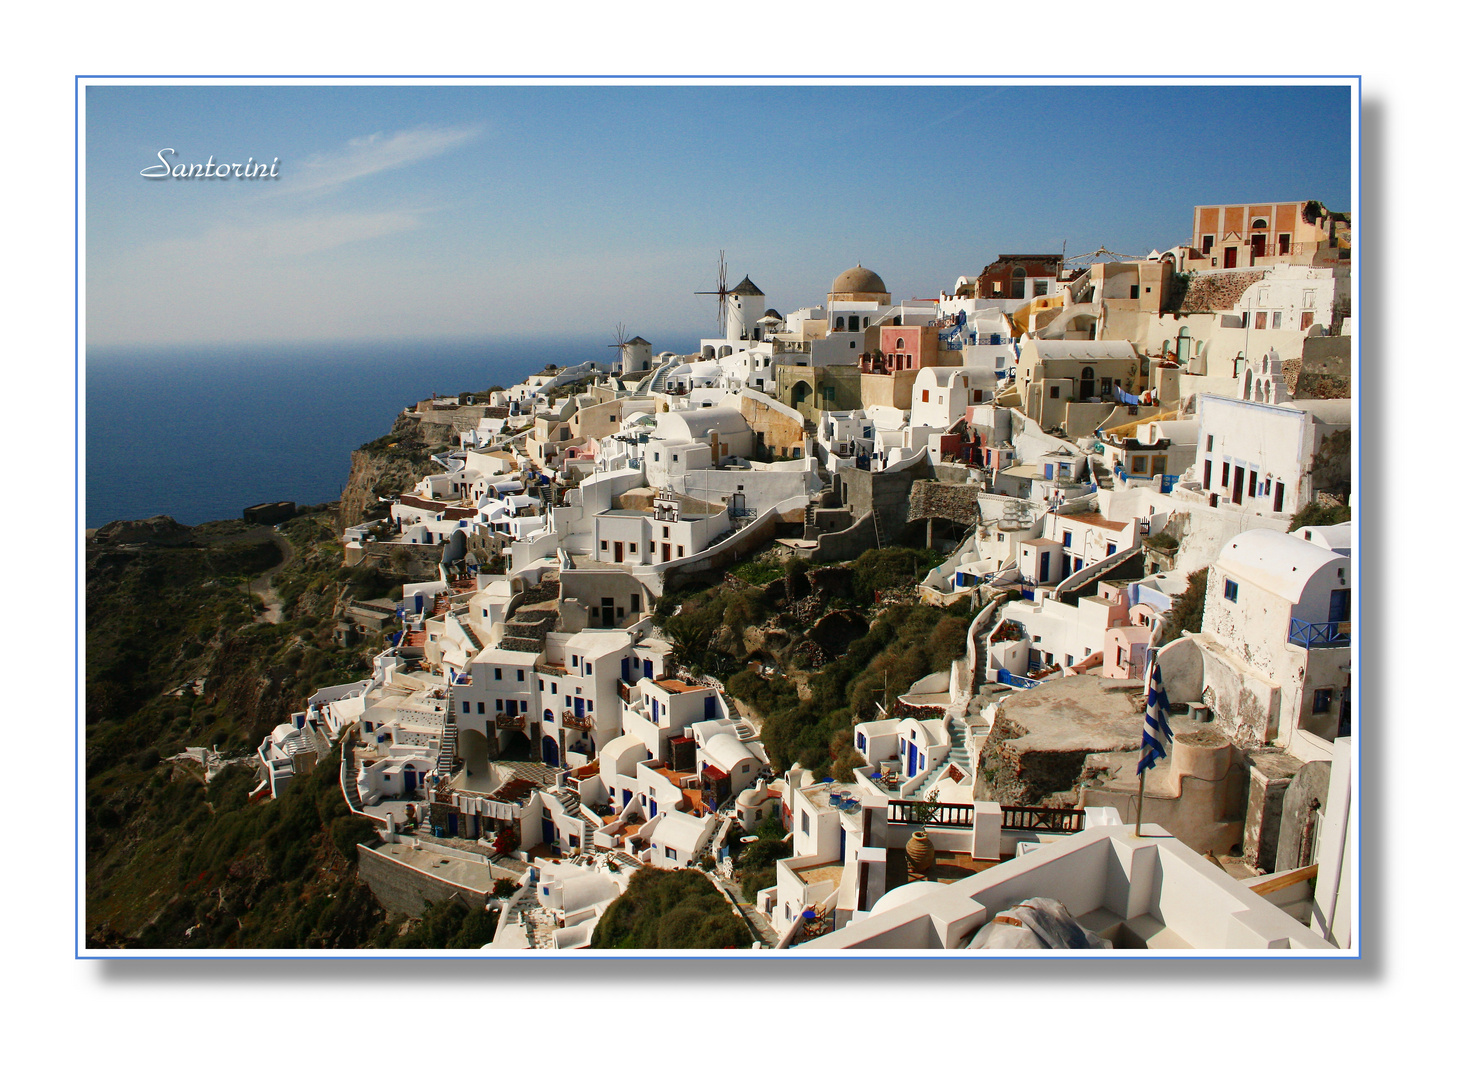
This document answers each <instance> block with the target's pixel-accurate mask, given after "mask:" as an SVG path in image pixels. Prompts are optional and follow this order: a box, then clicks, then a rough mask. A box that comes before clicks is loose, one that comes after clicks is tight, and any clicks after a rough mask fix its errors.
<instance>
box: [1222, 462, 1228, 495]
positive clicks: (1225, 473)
mask: <svg viewBox="0 0 1482 1080" xmlns="http://www.w3.org/2000/svg"><path fill="white" fill-rule="evenodd" d="M1229 486H1230V463H1229V462H1228V461H1227V462H1225V464H1224V466H1223V467H1222V468H1221V469H1220V487H1224V488H1227V487H1229Z"/></svg>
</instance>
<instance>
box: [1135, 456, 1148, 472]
mask: <svg viewBox="0 0 1482 1080" xmlns="http://www.w3.org/2000/svg"><path fill="white" fill-rule="evenodd" d="M1132 471H1133V472H1134V473H1136V474H1137V475H1139V476H1141V475H1142V474H1143V473H1145V472H1147V471H1148V459H1147V458H1145V457H1141V456H1139V457H1135V458H1133V459H1132Z"/></svg>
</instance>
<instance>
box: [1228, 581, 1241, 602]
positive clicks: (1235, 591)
mask: <svg viewBox="0 0 1482 1080" xmlns="http://www.w3.org/2000/svg"><path fill="white" fill-rule="evenodd" d="M1239 593H1240V585H1239V584H1238V583H1237V582H1235V581H1232V580H1230V579H1229V578H1226V579H1225V599H1226V600H1228V601H1230V603H1232V604H1233V603H1235V598H1236V597H1237V596H1238V595H1239Z"/></svg>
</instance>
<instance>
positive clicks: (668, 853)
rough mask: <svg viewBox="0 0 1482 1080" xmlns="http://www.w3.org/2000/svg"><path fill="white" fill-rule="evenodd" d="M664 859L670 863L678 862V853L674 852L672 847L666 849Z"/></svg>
mask: <svg viewBox="0 0 1482 1080" xmlns="http://www.w3.org/2000/svg"><path fill="white" fill-rule="evenodd" d="M664 858H666V859H669V860H670V861H672V862H678V861H679V852H677V851H675V850H674V849H673V848H672V847H666V848H665V849H664Z"/></svg>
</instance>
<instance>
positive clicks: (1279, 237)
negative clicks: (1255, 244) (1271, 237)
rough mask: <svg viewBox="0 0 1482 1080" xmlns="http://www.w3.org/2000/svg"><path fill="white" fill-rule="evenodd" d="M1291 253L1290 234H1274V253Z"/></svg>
mask: <svg viewBox="0 0 1482 1080" xmlns="http://www.w3.org/2000/svg"><path fill="white" fill-rule="evenodd" d="M1291 253H1292V234H1291V233H1289V232H1284V233H1277V234H1276V254H1278V255H1290V254H1291Z"/></svg>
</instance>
